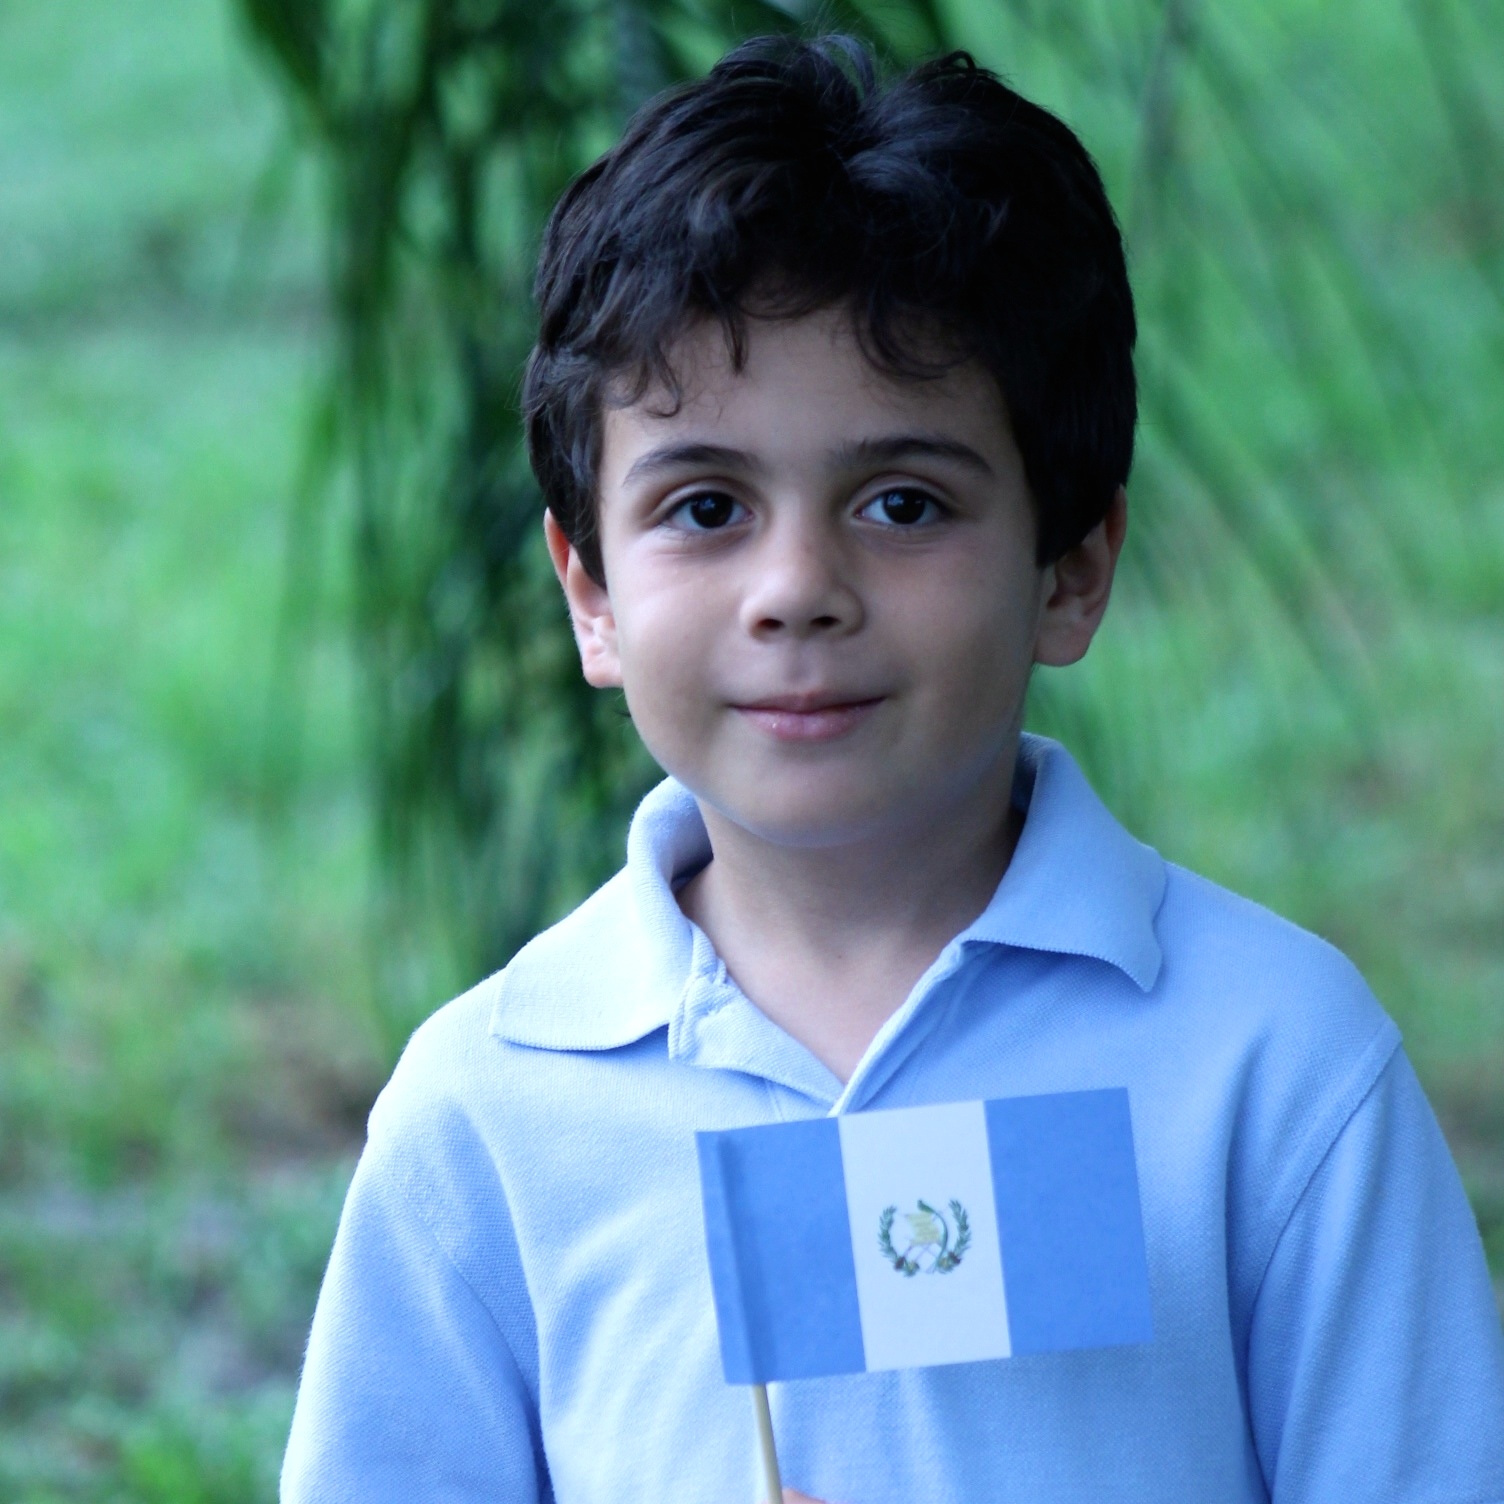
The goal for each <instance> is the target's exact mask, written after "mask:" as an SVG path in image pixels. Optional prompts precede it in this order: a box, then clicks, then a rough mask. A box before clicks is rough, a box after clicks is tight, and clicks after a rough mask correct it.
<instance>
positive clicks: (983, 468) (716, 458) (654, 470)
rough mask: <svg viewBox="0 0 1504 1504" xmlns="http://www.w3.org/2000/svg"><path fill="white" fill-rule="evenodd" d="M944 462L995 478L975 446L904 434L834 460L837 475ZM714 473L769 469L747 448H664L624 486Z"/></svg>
mask: <svg viewBox="0 0 1504 1504" xmlns="http://www.w3.org/2000/svg"><path fill="white" fill-rule="evenodd" d="M911 459H938V460H949V461H950V462H951V463H952V464H958V465H963V466H965V467H966V468H967V469H968V470H975V471H976V472H977V473H978V474H980V475H988V476H990V475H991V474H992V473H993V471H992V466H991V465H989V464H988V463H987V461H986V459H985V458H984V457H983V456H982V455H981V454H980V453H979V452H978V451H977V450H975V449H973V448H972V447H971V445H970V444H963V443H962V442H961V441H960V440H959V439H949V438H944V437H942V436H940V435H938V434H925V433H901V434H890V435H885V436H884V437H882V438H878V439H855V440H853V441H852V442H851V443H849V444H842V445H841V446H840V448H838V449H836V450H835V451H833V453H832V455H831V461H832V463H831V468H832V469H834V470H859V469H866V468H870V467H872V466H875V465H893V464H897V463H898V462H899V461H901V460H911ZM691 467H692V468H696V469H699V468H708V469H716V470H726V471H733V472H740V473H742V474H750V473H755V472H756V471H758V470H761V469H763V468H764V466H763V464H762V462H761V461H760V460H758V459H757V457H756V456H755V455H751V454H748V453H747V451H746V450H744V449H731V448H728V447H726V446H725V445H722V444H700V443H684V444H662V445H660V446H659V447H658V448H657V449H650V450H648V452H647V453H646V454H643V455H639V456H638V457H637V459H635V460H634V461H633V462H632V464H631V466H630V467H629V468H628V470H627V473H626V475H625V476H624V477H623V479H624V481H625V482H627V483H630V482H632V481H639V480H644V479H649V478H651V477H653V476H656V475H661V474H663V473H664V472H666V471H670V470H681V469H687V468H691Z"/></svg>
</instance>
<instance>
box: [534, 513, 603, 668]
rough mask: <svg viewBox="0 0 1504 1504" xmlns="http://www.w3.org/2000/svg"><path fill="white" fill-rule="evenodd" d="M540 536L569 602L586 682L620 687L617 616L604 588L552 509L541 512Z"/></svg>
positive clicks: (571, 620)
mask: <svg viewBox="0 0 1504 1504" xmlns="http://www.w3.org/2000/svg"><path fill="white" fill-rule="evenodd" d="M543 537H544V540H545V541H546V542H547V544H548V556H549V558H550V559H552V560H553V564H554V573H555V574H556V575H558V577H559V584H560V585H561V586H563V588H564V599H565V600H566V601H568V602H569V621H570V624H571V626H573V628H574V640H575V645H576V646H577V647H578V648H579V650H580V667H581V668H582V669H583V670H584V671H585V682H586V683H587V684H593V685H594V686H595V687H596V688H597V689H616V688H620V686H621V659H620V656H619V655H618V653H617V651H616V617H615V615H614V614H613V612H612V610H611V597H610V596H609V595H608V594H607V593H606V587H605V586H604V585H602V584H599V583H598V582H597V581H595V580H593V579H591V577H590V574H589V572H588V571H587V570H586V568H585V565H584V564H583V562H582V561H581V559H580V554H579V550H578V549H576V548H575V546H574V544H572V543H571V542H570V541H569V539H568V538H566V537H565V536H564V529H563V528H561V527H560V526H559V524H558V522H557V521H556V520H555V518H554V514H553V513H552V512H548V511H545V512H544V514H543Z"/></svg>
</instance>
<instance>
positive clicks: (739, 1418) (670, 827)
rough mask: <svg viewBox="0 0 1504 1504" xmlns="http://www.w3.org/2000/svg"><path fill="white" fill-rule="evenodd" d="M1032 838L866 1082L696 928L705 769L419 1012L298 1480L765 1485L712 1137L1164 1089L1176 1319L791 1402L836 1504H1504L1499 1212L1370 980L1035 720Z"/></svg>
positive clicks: (722, 1493) (467, 1497)
mask: <svg viewBox="0 0 1504 1504" xmlns="http://www.w3.org/2000/svg"><path fill="white" fill-rule="evenodd" d="M1016 799H1017V801H1018V803H1019V804H1020V806H1021V807H1023V808H1025V809H1026V818H1025V823H1024V828H1023V834H1022V837H1021V839H1020V841H1019V844H1018V848H1017V851H1016V853H1015V855H1014V858H1013V861H1012V864H1011V865H1010V867H1009V869H1008V871H1007V873H1006V875H1005V876H1004V878H1003V880H1002V882H1001V884H1000V885H999V887H998V889H997V892H996V894H995V896H994V897H993V899H992V902H991V903H990V904H989V905H988V907H987V909H986V911H985V912H984V913H983V914H982V915H981V916H980V917H979V918H978V919H977V920H976V922H975V923H974V924H972V925H971V926H970V927H969V928H968V929H966V930H965V931H963V932H962V933H961V934H959V935H957V936H956V938H955V939H954V940H953V941H952V942H951V943H950V944H949V945H948V946H947V947H946V948H945V950H944V951H943V953H942V954H941V955H940V956H939V957H938V958H937V959H936V961H935V963H934V965H933V966H931V967H930V969H929V970H928V972H926V973H925V975H924V976H923V977H922V978H921V979H920V980H919V982H918V983H917V984H916V985H915V987H914V989H913V991H912V993H911V994H910V996H909V997H908V999H907V1000H906V1001H905V1003H904V1004H903V1006H902V1007H901V1008H900V1009H899V1010H898V1012H897V1013H895V1014H894V1015H893V1017H892V1018H891V1019H890V1020H889V1021H888V1022H887V1024H886V1025H885V1026H884V1027H883V1029H882V1030H881V1032H880V1033H879V1034H878V1036H877V1037H876V1038H875V1039H874V1040H873V1042H872V1045H871V1047H870V1048H869V1049H868V1051H867V1053H866V1055H865V1056H864V1057H863V1059H862V1061H861V1063H860V1064H859V1066H858V1067H857V1069H856V1071H855V1072H854V1073H853V1075H852V1077H851V1079H850V1080H849V1081H848V1082H847V1083H846V1084H845V1085H844V1086H843V1084H842V1083H841V1082H840V1081H839V1080H838V1079H837V1078H836V1077H835V1076H834V1075H832V1074H831V1072H830V1071H829V1070H827V1069H826V1067H825V1066H824V1065H822V1064H821V1063H820V1062H819V1061H818V1060H816V1059H815V1058H814V1057H813V1056H812V1055H811V1054H810V1053H809V1052H808V1051H807V1050H806V1049H804V1048H803V1046H801V1045H800V1044H798V1043H797V1042H796V1041H795V1040H794V1039H792V1038H791V1037H790V1036H789V1035H787V1034H786V1033H784V1032H783V1031H782V1030H781V1029H779V1028H778V1027H777V1026H776V1025H775V1024H773V1023H772V1022H771V1021H770V1020H769V1019H768V1018H767V1017H765V1016H764V1015H763V1014H762V1013H761V1012H759V1011H758V1009H757V1008H756V1007H755V1006H754V1005H753V1004H752V1003H751V1002H750V1001H749V1000H748V999H747V998H746V997H745V996H744V995H743V994H742V993H741V992H740V991H739V990H738V989H737V987H736V984H735V983H734V982H733V981H732V980H731V978H730V977H729V976H728V975H727V973H726V969H725V967H724V965H723V964H722V963H721V961H720V959H719V958H718V957H717V955H716V953H715V951H714V949H713V948H712V947H711V945H710V943H709V941H708V940H707V938H706V936H705V935H704V934H703V933H702V932H701V931H700V930H698V929H697V928H696V927H695V926H694V925H692V924H691V923H690V922H689V921H688V920H687V919H686V918H685V917H684V915H683V914H682V913H681V911H680V909H679V907H678V905H677V903H676V901H675V898H674V886H675V883H676V881H682V880H683V879H684V878H685V877H686V876H687V875H689V874H690V873H692V872H693V871H695V870H696V869H698V868H699V867H700V866H702V865H703V864H704V863H705V861H706V860H707V859H708V858H709V855H710V851H709V845H708V840H707V837H706V833H705V827H704V825H703V823H702V822H701V820H700V817H699V813H698V810H697V808H696V806H695V803H694V801H693V799H692V798H691V797H690V796H689V794H688V793H687V792H685V790H684V789H683V788H681V787H680V786H678V785H677V784H675V783H673V782H672V781H669V782H666V783H664V784H662V785H660V786H659V788H657V789H656V790H655V791H654V792H653V793H652V794H650V795H649V796H648V798H647V799H646V800H645V801H644V803H643V805H642V806H641V808H640V809H639V811H638V813H637V816H636V818H635V820H634V822H633V825H632V830H631V835H630V839H629V842H628V860H627V866H626V868H625V870H624V871H623V872H621V873H619V874H618V875H617V876H616V877H615V878H613V879H612V880H611V881H610V882H608V883H607V884H606V885H605V886H604V887H603V888H601V889H600V890H599V891H598V892H597V893H596V894H595V895H594V896H593V897H592V898H591V899H589V900H588V901H587V902H586V903H585V904H584V905H583V906H581V907H580V908H579V909H578V910H576V911H575V912H574V913H573V914H572V915H570V916H569V917H568V918H567V919H565V920H563V921H562V922H561V923H560V924H558V925H556V926H555V927H554V928H553V929H551V930H549V931H547V932H546V933H545V934H543V935H540V936H539V937H538V938H537V939H536V940H535V941H533V942H532V943H531V944H530V945H528V946H527V947H526V948H525V949H524V950H522V951H521V952H520V953H519V954H518V956H517V957H516V959H515V960H514V961H513V962H512V963H511V965H509V966H508V967H507V968H506V970H505V971H503V972H501V973H500V974H499V975H497V976H495V977H493V978H491V979H490V980H489V981H487V982H484V983H482V984H481V985H480V986H479V987H477V988H475V989H474V990H473V991H472V992H470V993H468V994H466V995H465V996H464V997H461V998H460V999H458V1000H457V1001H456V1002H454V1003H451V1004H450V1005H449V1006H448V1007H447V1008H444V1009H443V1010H441V1011H440V1012H439V1013H438V1014H436V1015H435V1016H434V1017H433V1018H432V1019H430V1020H429V1021H428V1023H426V1024H425V1025H424V1026H423V1027H422V1028H421V1029H420V1030H419V1031H418V1032H417V1034H416V1035H415V1036H414V1037H413V1040H412V1042H411V1044H410V1045H409V1047H408V1049H407V1051H406V1053H405V1054H404V1056H403V1058H402V1061H401V1063H400V1065H399V1066H398V1068H397V1070H396V1073H395V1074H394V1076H393V1078H392V1080H391V1082H390V1084H389V1085H388V1086H387V1088H386V1090H385V1091H384V1092H383V1093H382V1095H381V1098H380V1100H379V1101H378V1103H377V1105H376V1107H375V1110H374V1111H373V1113H372V1115H371V1123H370V1136H369V1140H368V1143H367V1146H366V1150H365V1153H364V1154H363V1155H362V1157H361V1161H360V1164H359V1167H358V1168H357V1170H356V1173H355V1178H354V1182H353V1184H352V1185H351V1188H350V1193H349V1198H348V1200H347V1203H346V1206H345V1210H344V1215H343V1217H342V1219H341V1222H340V1228H339V1234H338V1237H337V1239H336V1242H335V1247H334V1252H333V1255H332V1258H331V1261H330V1265H329V1270H328V1274H327V1276H326V1279H325V1283H324V1288H323V1292H322V1294H321V1296H320V1299H319V1304H318V1310H317V1314H316V1316H315V1318H314V1324H313V1331H312V1335H311V1337H310V1341H309V1346H308V1354H307V1360H306V1364H305V1367H304V1371H303V1378H302V1384H301V1388H300V1391H299V1395H298V1403H297V1411H296V1416H295V1419H294V1422H293V1428H292V1435H291V1439H290V1442H289V1445H288V1451H287V1456H286V1461H285V1464H284V1471H283V1499H284V1500H286V1501H290V1504H303V1501H310V1504H311V1501H320V1504H324V1501H344V1500H349V1501H357V1500H358V1501H360V1504H386V1501H390V1504H413V1501H417V1500H422V1501H446V1504H461V1501H463V1504H469V1501H480V1500H503V1501H508V1504H533V1501H543V1500H556V1501H558V1504H622V1501H630V1500H643V1501H652V1504H670V1501H687V1504H721V1501H725V1504H749V1501H752V1500H754V1499H756V1498H758V1497H759V1494H760V1488H759V1481H758V1480H759V1474H758V1471H757V1461H756V1457H757V1454H756V1442H755V1432H754V1422H753V1414H752V1406H751V1401H750V1398H749V1395H748V1392H747V1391H746V1390H744V1389H740V1388H734V1387H732V1386H729V1385H727V1384H726V1382H725V1380H724V1378H723V1376H722V1372H721V1362H720V1354H719V1348H718V1342H717V1335H716V1328H715V1317H714V1314H713V1305H712V1300H711V1289H710V1277H709V1270H708V1266H707V1261H706V1252H705V1241H704V1231H703V1224H702V1221H701V1211H700V1195H699V1180H698V1171H697V1165H696V1154H695V1138H694V1135H695V1131H696V1130H697V1129H706V1128H731V1127H738V1126H745V1125H748V1124H753V1123H768V1122H777V1121H782V1120H790V1119H797V1118H809V1117H814V1116H818V1115H822V1114H828V1113H844V1112H859V1111H863V1110H866V1109H869V1108H885V1107H898V1106H908V1105H914V1104H919V1103H928V1102H942V1101H963V1100H971V1099H976V1098H990V1097H1004V1096H1013V1095H1024V1094H1029V1093H1039V1092H1065V1091H1079V1090H1083V1089H1087V1088H1093V1087H1117V1086H1122V1087H1126V1088H1127V1090H1128V1093H1129V1098H1130V1103H1131V1110H1132V1116H1133V1124H1134V1135H1135V1142H1136V1153H1137V1156H1138V1175H1139V1183H1140V1193H1141V1196H1142V1205H1143V1217H1144V1230H1145V1237H1146V1244H1147V1250H1148V1260H1149V1273H1150V1287H1151V1298H1152V1304H1153V1316H1154V1337H1153V1340H1152V1341H1151V1342H1149V1343H1147V1344H1144V1345H1141V1346H1135V1347H1120V1348H1111V1349H1101V1350H1096V1351H1081V1352H1065V1353H1043V1354H1035V1355H1030V1356H1023V1357H1017V1358H1012V1359H1006V1360H1002V1361H997V1362H988V1363H971V1364H958V1365H953V1366H948V1367H940V1368H928V1369H914V1370H907V1371H903V1372H886V1373H871V1374H854V1375H847V1376H843V1377H838V1378H827V1379H812V1380H804V1381H800V1382H795V1383H788V1384H781V1385H775V1386H773V1389H772V1403H773V1416H774V1425H775V1430H776V1433H777V1437H778V1445H779V1451H780V1455H781V1458H782V1462H783V1467H784V1479H785V1482H786V1483H787V1484H788V1485H789V1486H791V1487H796V1488H799V1489H801V1490H804V1491H805V1492H808V1493H811V1494H814V1495H817V1496H819V1497H821V1498H824V1499H828V1500H832V1501H840V1504H900V1501H901V1504H913V1501H915V1500H925V1501H935V1504H943V1501H956V1504H975V1501H981V1500H1005V1499H1008V1500H1013V1499H1016V1500H1026V1501H1035V1500H1038V1501H1044V1500H1080V1501H1088V1500H1089V1501H1092V1504H1097V1501H1102V1500H1112V1501H1114V1504H1129V1501H1137V1500H1145V1501H1147V1500H1154V1501H1156V1504H1169V1501H1184V1504H1237V1501H1245V1500H1246V1501H1250V1504H1251V1501H1264V1500H1270V1499H1272V1500H1275V1501H1279V1504H1296V1501H1301V1504H1317V1501H1321V1504H1332V1501H1348V1500H1353V1501H1358V1500H1361V1501H1365V1504H1377V1501H1388V1500H1396V1501H1398V1500H1407V1501H1408V1500H1413V1501H1416V1504H1422V1501H1424V1504H1482V1501H1504V1339H1501V1334H1500V1327H1499V1317H1498V1311H1497V1308H1496V1306H1495V1301H1494V1296H1493V1293H1492V1290H1491V1287H1490V1284H1489V1279H1488V1274H1487V1271H1486V1268H1485V1265H1484V1259H1483V1253H1482V1248H1481V1245H1480V1242H1479V1238H1478V1233H1477V1228H1476V1226H1475V1224H1474V1221H1473V1218H1472V1214H1471V1212H1470V1210H1469V1207H1468V1204H1467V1201H1466V1199H1465V1197H1464V1195H1463V1192H1462V1188H1461V1186H1460V1184H1459V1182H1458V1178H1457V1174H1456V1171H1455V1169H1454V1168H1453V1165H1452V1162H1451V1159H1450V1156H1449V1155H1448V1152H1447V1148H1446V1145H1445V1143H1444V1142H1443V1140H1442V1137H1441V1134H1440V1132H1439V1130H1438V1128H1437V1125H1436V1122H1435V1119H1434V1117H1433V1116H1432V1113H1431V1110H1430V1108H1429V1106H1428V1105H1427V1103H1426V1100H1425V1097H1424V1095H1423V1094H1422V1092H1421V1089H1420V1086H1419V1085H1418V1083H1417V1081H1416V1079H1415V1076H1414V1073H1413V1072H1412V1070H1411V1068H1410V1065H1409V1063H1408V1062H1407V1060H1406V1058H1405V1056H1404V1054H1403V1052H1402V1050H1401V1048H1400V1042H1399V1035H1398V1031H1397V1030H1396V1029H1395V1026H1394V1025H1393V1023H1392V1022H1391V1021H1390V1020H1389V1019H1388V1018H1387V1017H1386V1016H1385V1014H1384V1013H1383V1011H1382V1010H1381V1009H1380V1008H1379V1006H1378V1004H1377V1003H1376V1002H1375V1001H1374V999H1373V997H1372V996H1371V994H1370V993H1369V991H1368V990H1367V988H1366V987H1365V986H1364V984H1363V982H1362V980H1361V979H1360V978H1359V976H1358V975H1357V973H1356V972H1355V971H1354V969H1353V968H1352V966H1351V965H1349V963H1348V962H1347V961H1346V960H1344V959H1343V957H1342V956H1341V955H1339V954H1338V953H1337V952H1336V951H1334V950H1333V949H1331V948H1330V947H1329V946H1327V945H1326V944H1324V943H1323V942H1321V941H1320V940H1317V939H1315V938H1313V937H1312V936H1311V935H1309V934H1306V933H1304V932H1303V931H1301V930H1299V929H1296V928H1295V927H1294V926H1292V925H1289V924H1286V923H1284V922H1283V921H1281V920H1279V919H1277V918H1275V917H1274V916H1273V915H1271V914H1269V913H1268V912H1266V911H1265V910H1263V909H1260V908H1258V907H1257V906H1256V905H1254V904H1251V903H1248V902H1245V901H1244V900H1242V899H1239V898H1236V897H1233V896H1232V895H1230V894H1228V893H1226V892H1225V891H1223V890H1221V889H1219V888H1217V887H1215V886H1214V885H1212V884H1210V883H1208V882H1205V881H1203V880H1201V879H1200V878H1197V877H1195V876H1192V875H1191V874H1189V873H1187V872H1184V871H1182V870H1180V869H1178V868H1175V867H1173V866H1170V865H1168V864H1166V863H1165V862H1163V861H1162V860H1161V858H1160V857H1159V856H1157V855H1156V854H1155V853H1154V852H1153V851H1151V850H1149V849H1148V848H1147V847H1145V846H1142V845H1140V844H1139V843H1138V842H1137V841H1135V840H1134V839H1133V838H1132V837H1130V836H1129V835H1128V834H1127V833H1126V832H1125V831H1124V830H1123V829H1122V828H1121V827H1120V826H1119V825H1118V824H1117V823H1116V822H1115V821H1114V820H1113V818H1112V817H1111V815H1109V814H1108V812H1107V811H1106V809H1105V808H1104V807H1103V806H1102V805H1101V804H1100V803H1099V801H1098V800H1097V799H1096V797H1095V795H1094V794H1093V793H1092V791H1091V789H1090V788H1089V787H1088V785H1087V783H1086V781H1085V779H1084V778H1083V777H1082V775H1081V773H1080V771H1079V770H1078V769H1077V767H1076V765H1075V764H1074V763H1073V762H1072V760H1071V759H1070V757H1069V756H1068V755H1067V754H1066V753H1065V752H1064V751H1063V750H1062V749H1061V748H1060V747H1058V746H1056V745H1054V744H1053V743H1049V742H1045V741H1041V740H1038V739H1034V738H1026V739H1025V743H1024V747H1023V750H1022V753H1021V756H1020V762H1019V777H1018V783H1017V793H1016Z"/></svg>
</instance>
